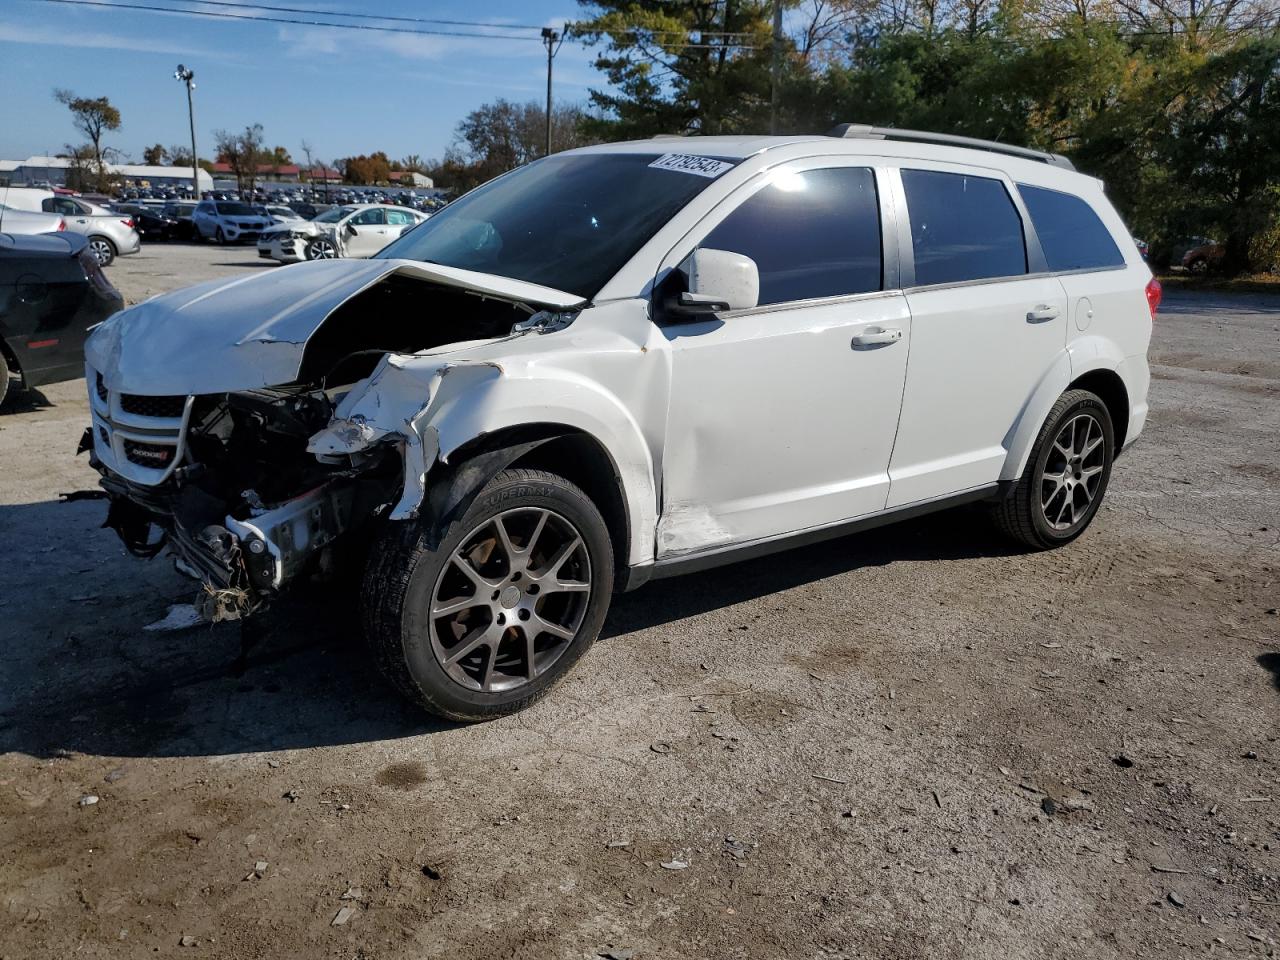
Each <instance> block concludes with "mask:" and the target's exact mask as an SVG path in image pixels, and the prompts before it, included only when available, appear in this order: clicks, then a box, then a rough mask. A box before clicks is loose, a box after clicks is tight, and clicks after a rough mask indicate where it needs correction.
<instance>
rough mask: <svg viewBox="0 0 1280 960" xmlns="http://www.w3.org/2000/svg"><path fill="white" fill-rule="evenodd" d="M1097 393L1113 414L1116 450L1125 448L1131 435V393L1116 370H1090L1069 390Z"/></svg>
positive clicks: (1112, 421)
mask: <svg viewBox="0 0 1280 960" xmlns="http://www.w3.org/2000/svg"><path fill="white" fill-rule="evenodd" d="M1067 389H1068V390H1088V391H1089V392H1091V393H1096V394H1097V395H1098V397H1099V398H1100V399H1101V400H1102V402H1103V403H1104V404H1106V407H1107V413H1109V414H1111V424H1112V426H1113V427H1114V428H1115V433H1116V449H1117V450H1119V449H1120V448H1121V447H1122V446H1124V438H1125V437H1126V436H1128V433H1129V391H1128V390H1126V389H1125V387H1124V381H1123V380H1121V379H1120V375H1119V374H1118V373H1116V372H1115V371H1114V370H1090V371H1089V372H1088V373H1086V374H1084V375H1083V376H1081V377H1080V378H1078V379H1077V380H1076V381H1075V382H1073V383H1072V384H1071V386H1069V387H1068V388H1067Z"/></svg>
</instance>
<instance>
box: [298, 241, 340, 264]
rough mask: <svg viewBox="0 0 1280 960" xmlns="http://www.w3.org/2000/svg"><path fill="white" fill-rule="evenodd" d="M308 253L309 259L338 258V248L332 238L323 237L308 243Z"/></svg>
mask: <svg viewBox="0 0 1280 960" xmlns="http://www.w3.org/2000/svg"><path fill="white" fill-rule="evenodd" d="M306 255H307V259H308V260H336V259H337V258H338V248H337V246H336V245H335V244H334V242H333V241H332V240H326V239H324V238H323V237H321V238H320V239H318V240H312V241H311V242H310V243H308V244H307V249H306Z"/></svg>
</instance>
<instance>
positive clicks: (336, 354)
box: [82, 273, 539, 621]
mask: <svg viewBox="0 0 1280 960" xmlns="http://www.w3.org/2000/svg"><path fill="white" fill-rule="evenodd" d="M144 306H145V305H144ZM538 315H539V311H538V309H537V308H536V307H533V306H529V305H526V304H525V303H523V302H519V301H514V300H512V299H503V298H498V297H492V296H486V295H484V294H480V293H477V292H474V291H472V290H469V289H465V288H461V287H459V286H453V285H446V284H424V281H423V280H422V279H419V278H417V277H411V276H404V275H400V274H396V273H391V274H389V275H387V276H384V277H382V278H381V279H379V280H377V281H376V282H375V283H373V284H371V285H369V286H367V287H365V288H364V289H362V290H360V291H359V292H357V293H355V294H354V295H352V296H350V297H349V298H348V299H345V300H343V301H341V302H340V303H339V304H338V305H337V306H336V307H335V308H333V309H331V310H330V311H329V312H327V314H326V315H325V316H324V318H323V320H322V322H320V323H319V325H318V326H317V327H316V328H315V330H314V332H313V333H311V334H310V336H309V337H308V338H307V340H306V342H305V347H304V348H303V351H302V354H301V362H300V364H299V365H298V368H297V376H296V378H295V379H294V381H292V382H290V383H285V384H281V385H275V386H262V387H255V388H250V389H243V390H234V391H229V392H225V393H202V394H197V395H193V396H192V395H189V396H187V397H182V396H154V395H150V396H149V395H144V394H135V393H128V392H125V391H120V390H115V389H111V388H110V387H109V386H108V380H109V379H110V377H109V374H108V375H107V376H106V377H104V374H103V373H102V372H99V371H97V370H95V369H93V360H94V357H93V355H92V354H90V365H91V366H90V372H89V376H90V401H91V408H92V410H93V417H94V425H93V427H91V428H90V431H89V432H88V433H87V435H86V439H85V442H84V444H82V448H84V449H89V450H90V451H91V454H92V464H93V466H94V467H95V468H96V469H97V470H98V471H99V473H100V474H101V475H102V479H101V485H102V486H103V488H104V489H105V490H106V491H107V492H108V494H109V497H110V508H109V512H108V516H107V521H106V526H109V527H111V528H112V529H114V530H115V531H116V532H117V533H118V534H119V536H120V538H121V540H122V541H123V542H124V544H125V546H126V548H127V549H128V550H129V551H130V552H131V553H133V554H135V555H137V556H142V557H154V556H156V555H158V554H159V553H161V552H162V551H164V550H165V549H166V548H167V549H168V551H169V552H170V554H171V555H172V557H173V559H174V561H175V563H176V565H177V567H178V569H179V570H180V571H181V572H183V573H185V574H187V575H189V576H191V577H193V578H195V579H197V580H199V581H200V582H201V584H202V590H201V593H200V595H199V597H198V600H197V608H198V609H200V610H201V612H202V613H203V614H204V615H205V617H206V619H209V620H214V621H217V620H229V619H239V618H241V617H244V616H247V615H249V614H251V613H253V612H255V611H256V610H258V609H260V608H262V607H263V606H265V605H266V604H267V603H269V602H270V600H271V598H272V597H274V596H275V595H276V594H277V593H278V592H279V591H280V590H281V589H282V588H284V587H285V586H286V585H288V584H289V583H290V582H292V581H294V580H296V579H297V578H299V577H301V576H305V575H308V574H312V573H324V572H327V571H330V570H332V569H333V568H334V567H335V566H336V565H337V563H338V560H339V556H338V553H339V552H340V551H343V550H348V549H350V550H352V551H355V550H358V549H359V547H360V544H361V542H367V540H368V538H369V537H370V536H371V535H372V533H373V532H374V530H375V529H376V525H377V523H378V522H379V520H380V519H383V518H385V517H386V516H387V515H388V513H389V512H390V510H389V508H391V507H392V506H393V505H395V504H396V503H397V502H398V501H399V500H401V498H402V496H403V495H404V494H403V489H404V487H405V485H406V481H405V474H406V471H405V464H406V462H407V461H406V446H407V445H408V443H407V441H406V439H405V438H404V437H403V436H399V435H396V434H394V433H390V432H387V433H385V434H384V435H381V436H379V437H378V438H377V440H376V442H367V443H364V444H361V445H360V449H359V450H355V449H354V448H353V449H352V451H351V452H344V451H342V450H336V451H335V450H334V449H333V447H332V444H331V443H330V444H329V445H328V446H326V447H324V449H325V451H326V452H325V453H321V452H319V451H318V450H317V449H316V447H315V446H314V445H312V446H311V449H309V444H312V441H313V440H314V439H315V438H317V437H318V436H324V435H326V434H325V431H326V430H328V431H329V433H332V432H333V424H334V423H335V422H336V423H338V424H341V423H343V422H344V421H342V420H341V419H338V420H336V421H335V412H336V411H337V410H338V408H339V405H340V404H341V403H342V401H343V400H344V398H345V397H347V395H348V394H351V393H352V391H353V387H357V386H363V387H365V389H367V388H368V382H367V379H366V378H369V377H370V374H371V373H373V371H374V370H375V368H377V367H378V365H379V363H380V362H381V361H382V360H383V359H384V358H385V357H387V356H388V355H395V356H400V355H407V354H420V353H422V352H423V351H429V350H432V349H435V348H440V347H444V346H448V345H451V344H455V343H460V342H462V343H465V342H474V341H488V340H494V339H499V338H502V337H506V336H510V335H519V334H521V333H524V332H527V330H528V329H529V328H528V326H527V324H528V321H529V320H530V317H531V316H538ZM362 382H363V383H362ZM426 393H427V390H426V389H425V387H424V389H423V391H422V395H421V396H420V397H418V398H417V399H416V403H417V404H418V405H421V406H426V404H427V400H428V397H427V396H426Z"/></svg>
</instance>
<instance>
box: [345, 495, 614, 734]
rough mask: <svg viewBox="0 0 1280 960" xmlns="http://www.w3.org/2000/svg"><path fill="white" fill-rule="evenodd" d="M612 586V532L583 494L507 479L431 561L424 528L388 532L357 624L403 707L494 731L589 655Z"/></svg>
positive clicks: (457, 524)
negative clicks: (496, 721) (493, 723)
mask: <svg viewBox="0 0 1280 960" xmlns="http://www.w3.org/2000/svg"><path fill="white" fill-rule="evenodd" d="M498 524H501V526H502V530H503V531H505V535H500V534H499V533H498V527H497V525H498ZM504 544H505V546H504ZM561 554H563V556H562V557H561ZM557 558H560V559H559V562H558V563H557V562H556V560H557ZM463 564H465V565H466V566H465V568H464V567H463V566H462V565H463ZM564 571H569V576H570V577H571V578H572V579H566V578H565V576H564ZM613 575H614V556H613V546H612V544H611V542H610V540H609V532H608V528H607V527H606V526H605V522H604V519H603V518H602V517H601V515H600V511H599V510H598V509H597V508H596V506H595V504H594V503H592V502H591V500H590V498H589V497H587V495H586V494H585V493H583V492H582V491H581V490H580V489H579V488H578V487H576V486H574V485H573V484H572V483H570V482H569V481H567V480H565V479H563V478H561V477H558V476H556V475H555V474H552V473H548V472H546V471H543V470H505V471H503V472H502V473H500V474H498V476H497V477H495V478H494V479H493V480H491V481H490V482H489V483H488V484H487V485H486V486H485V487H484V489H483V490H481V491H480V493H479V495H478V496H477V497H476V498H475V500H474V502H473V503H472V504H471V506H470V507H469V508H468V509H467V511H466V513H465V514H464V515H463V516H462V517H460V518H458V519H456V520H455V521H453V522H452V523H450V524H449V526H448V527H447V528H446V529H445V530H444V531H443V535H442V536H441V538H440V543H439V546H438V548H437V549H435V550H432V549H430V547H429V546H428V545H427V531H426V528H425V527H424V525H423V524H421V523H419V522H404V523H392V524H390V525H389V526H388V528H387V529H386V531H384V533H383V534H382V536H381V537H380V539H379V540H378V542H377V543H375V545H374V547H373V551H372V554H371V556H370V559H369V564H368V566H367V567H366V568H365V575H364V583H363V588H362V590H361V594H362V597H363V608H362V611H361V619H362V622H363V626H364V632H365V636H366V638H367V639H368V641H369V645H370V647H371V649H372V651H373V653H374V656H375V659H376V660H377V662H378V665H379V667H380V669H381V670H382V672H383V674H384V675H385V676H386V677H387V678H388V679H389V680H390V681H391V682H392V684H393V685H394V686H395V687H396V688H398V689H399V690H400V691H401V692H402V693H403V694H405V695H406V696H407V697H408V698H409V699H410V700H412V701H414V702H415V703H417V704H418V705H419V706H421V707H423V708H424V709H425V710H427V711H429V712H431V713H433V714H435V715H437V716H440V717H444V718H445V719H448V720H460V721H468V722H471V721H481V720H490V719H493V718H495V717H500V716H505V715H507V714H510V713H515V712H516V711H519V710H522V709H524V708H525V707H527V706H528V705H529V704H531V703H533V702H534V701H536V700H537V699H539V698H540V697H542V696H543V695H544V694H546V692H547V691H548V690H549V689H550V688H551V687H552V686H553V685H554V684H555V683H556V681H558V680H559V679H560V678H561V677H562V676H564V675H565V674H566V673H568V672H569V670H570V669H571V668H572V667H573V665H574V664H575V663H577V661H578V660H579V659H580V658H581V657H582V655H583V654H584V653H586V652H587V650H588V649H589V648H590V647H591V644H592V643H594V642H595V639H596V637H597V636H598V635H599V633H600V628H601V626H602V625H603V624H604V618H605V615H606V614H607V613H608V610H609V600H610V597H611V595H612V593H613ZM490 591H492V592H490ZM472 600H474V601H475V602H473V603H468V601H472ZM525 623H535V624H537V626H535V627H533V628H529V627H526V626H524V624H525ZM544 626H549V627H551V628H552V629H554V630H555V631H556V632H555V633H554V634H553V633H550V632H546V631H545V630H543V629H542V627H544ZM531 651H532V663H533V667H532V669H530V652H531Z"/></svg>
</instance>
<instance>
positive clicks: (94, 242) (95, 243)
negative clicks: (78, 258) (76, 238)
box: [89, 237, 116, 267]
mask: <svg viewBox="0 0 1280 960" xmlns="http://www.w3.org/2000/svg"><path fill="white" fill-rule="evenodd" d="M89 252H90V253H92V254H93V257H94V259H95V260H97V261H98V266H100V267H107V266H110V265H111V262H112V261H113V260H115V258H116V245H115V244H114V243H112V242H111V241H110V240H108V239H107V238H106V237H90V238H89Z"/></svg>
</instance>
